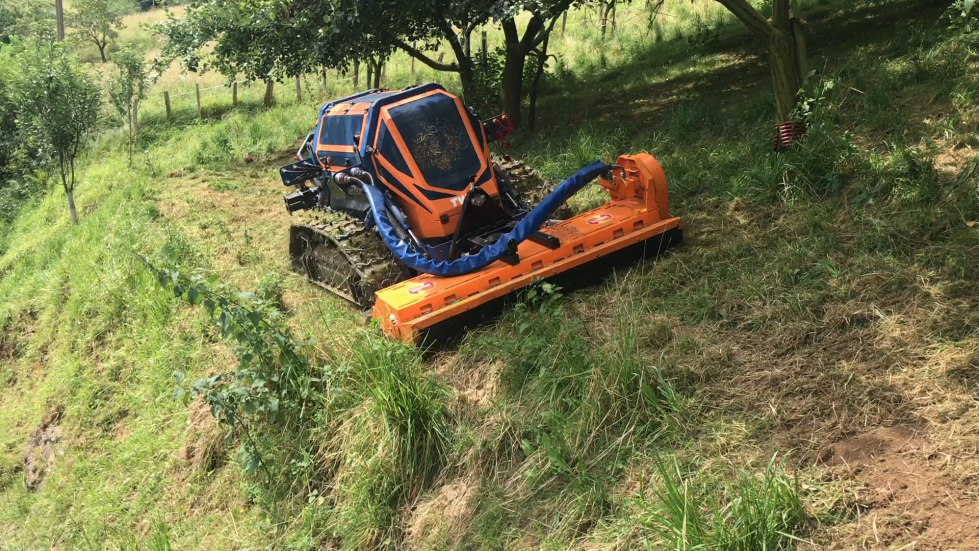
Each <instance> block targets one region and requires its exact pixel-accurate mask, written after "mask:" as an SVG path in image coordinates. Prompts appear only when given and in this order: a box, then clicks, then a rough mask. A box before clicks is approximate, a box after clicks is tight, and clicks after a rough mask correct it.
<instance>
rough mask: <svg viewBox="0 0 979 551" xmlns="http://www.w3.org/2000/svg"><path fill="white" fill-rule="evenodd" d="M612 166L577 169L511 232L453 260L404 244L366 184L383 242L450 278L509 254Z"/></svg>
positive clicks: (423, 268)
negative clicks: (428, 255)
mask: <svg viewBox="0 0 979 551" xmlns="http://www.w3.org/2000/svg"><path fill="white" fill-rule="evenodd" d="M611 168H612V167H611V166H609V165H607V164H605V163H603V162H601V161H595V162H593V163H591V164H590V165H588V166H586V167H584V168H582V169H581V170H579V171H578V172H575V173H574V174H573V175H572V176H571V177H570V178H568V179H567V180H565V181H564V182H562V183H561V185H559V186H558V187H557V188H555V190H554V191H552V192H551V193H550V194H548V196H547V197H545V198H544V200H543V201H541V202H540V204H539V205H537V206H536V207H534V210H532V211H530V212H529V213H527V215H526V216H525V217H524V218H523V219H522V220H520V222H518V223H517V225H516V226H514V228H513V229H512V230H510V232H509V233H507V234H506V235H503V236H501V237H500V239H499V240H497V242H496V243H494V244H492V245H490V246H488V247H483V248H482V249H481V250H480V251H479V253H477V254H474V255H470V256H464V257H462V258H458V259H456V260H452V261H444V260H443V261H440V262H435V261H432V260H429V259H428V258H426V257H425V256H423V255H421V254H419V253H417V252H415V251H414V250H413V249H412V248H411V247H410V246H409V245H408V244H407V243H405V242H404V241H403V240H402V239H401V238H400V237H398V234H397V233H395V231H394V228H393V227H392V226H391V221H390V220H389V219H388V215H387V209H385V208H384V191H383V190H381V189H379V188H377V187H375V186H372V185H368V184H364V191H365V193H366V194H367V200H368V201H369V202H370V205H371V212H372V213H373V215H374V222H375V223H376V224H377V229H378V231H379V232H380V234H381V238H382V239H383V240H384V243H385V244H386V245H387V246H388V248H389V249H391V252H392V253H394V256H395V257H397V258H398V259H399V260H401V261H402V262H404V263H405V264H407V265H408V266H409V267H411V268H414V269H415V270H417V271H419V272H423V273H426V274H432V275H436V276H442V277H451V276H457V275H463V274H468V273H472V272H475V271H477V270H480V269H482V268H485V267H486V266H489V265H490V264H492V263H493V262H495V261H497V260H499V259H500V258H502V257H503V256H505V255H507V254H508V253H509V252H510V250H509V243H510V241H513V242H514V243H516V244H518V245H519V244H520V243H522V242H523V241H525V240H526V239H527V238H529V237H530V236H531V235H533V234H534V232H536V231H537V230H539V229H540V228H541V226H543V225H544V223H545V222H547V220H548V219H549V218H550V216H551V214H553V213H554V211H555V210H557V209H558V207H560V206H561V205H562V204H564V202H565V201H567V200H568V199H569V198H570V197H571V196H572V195H574V194H575V193H577V192H578V191H579V190H580V189H581V188H583V187H585V184H587V183H588V182H590V181H592V180H594V179H595V178H596V177H597V176H598V175H600V174H604V173H606V172H608V171H609V170H611Z"/></svg>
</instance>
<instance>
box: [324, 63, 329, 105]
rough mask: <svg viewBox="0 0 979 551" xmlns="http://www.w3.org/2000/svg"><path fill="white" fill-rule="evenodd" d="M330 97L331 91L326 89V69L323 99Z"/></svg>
mask: <svg viewBox="0 0 979 551" xmlns="http://www.w3.org/2000/svg"><path fill="white" fill-rule="evenodd" d="M328 97H330V90H329V88H327V87H326V69H325V68H324V69H323V98H324V99H325V98H328Z"/></svg>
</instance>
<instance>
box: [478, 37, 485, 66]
mask: <svg viewBox="0 0 979 551" xmlns="http://www.w3.org/2000/svg"><path fill="white" fill-rule="evenodd" d="M479 60H480V61H482V62H483V65H484V66H485V65H486V31H483V51H482V52H481V53H480V54H479Z"/></svg>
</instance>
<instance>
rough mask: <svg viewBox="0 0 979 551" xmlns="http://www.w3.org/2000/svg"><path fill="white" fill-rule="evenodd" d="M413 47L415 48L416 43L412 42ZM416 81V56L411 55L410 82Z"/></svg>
mask: <svg viewBox="0 0 979 551" xmlns="http://www.w3.org/2000/svg"><path fill="white" fill-rule="evenodd" d="M411 49H412V50H414V49H415V43H414V42H412V43H411ZM414 83H415V56H411V82H410V83H409V84H414Z"/></svg>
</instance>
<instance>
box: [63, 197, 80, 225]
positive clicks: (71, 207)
mask: <svg viewBox="0 0 979 551" xmlns="http://www.w3.org/2000/svg"><path fill="white" fill-rule="evenodd" d="M65 196H66V197H67V198H68V214H69V215H70V216H71V223H72V224H74V225H76V226H77V225H78V211H77V210H75V196H74V192H71V191H68V190H67V189H66V190H65Z"/></svg>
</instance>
